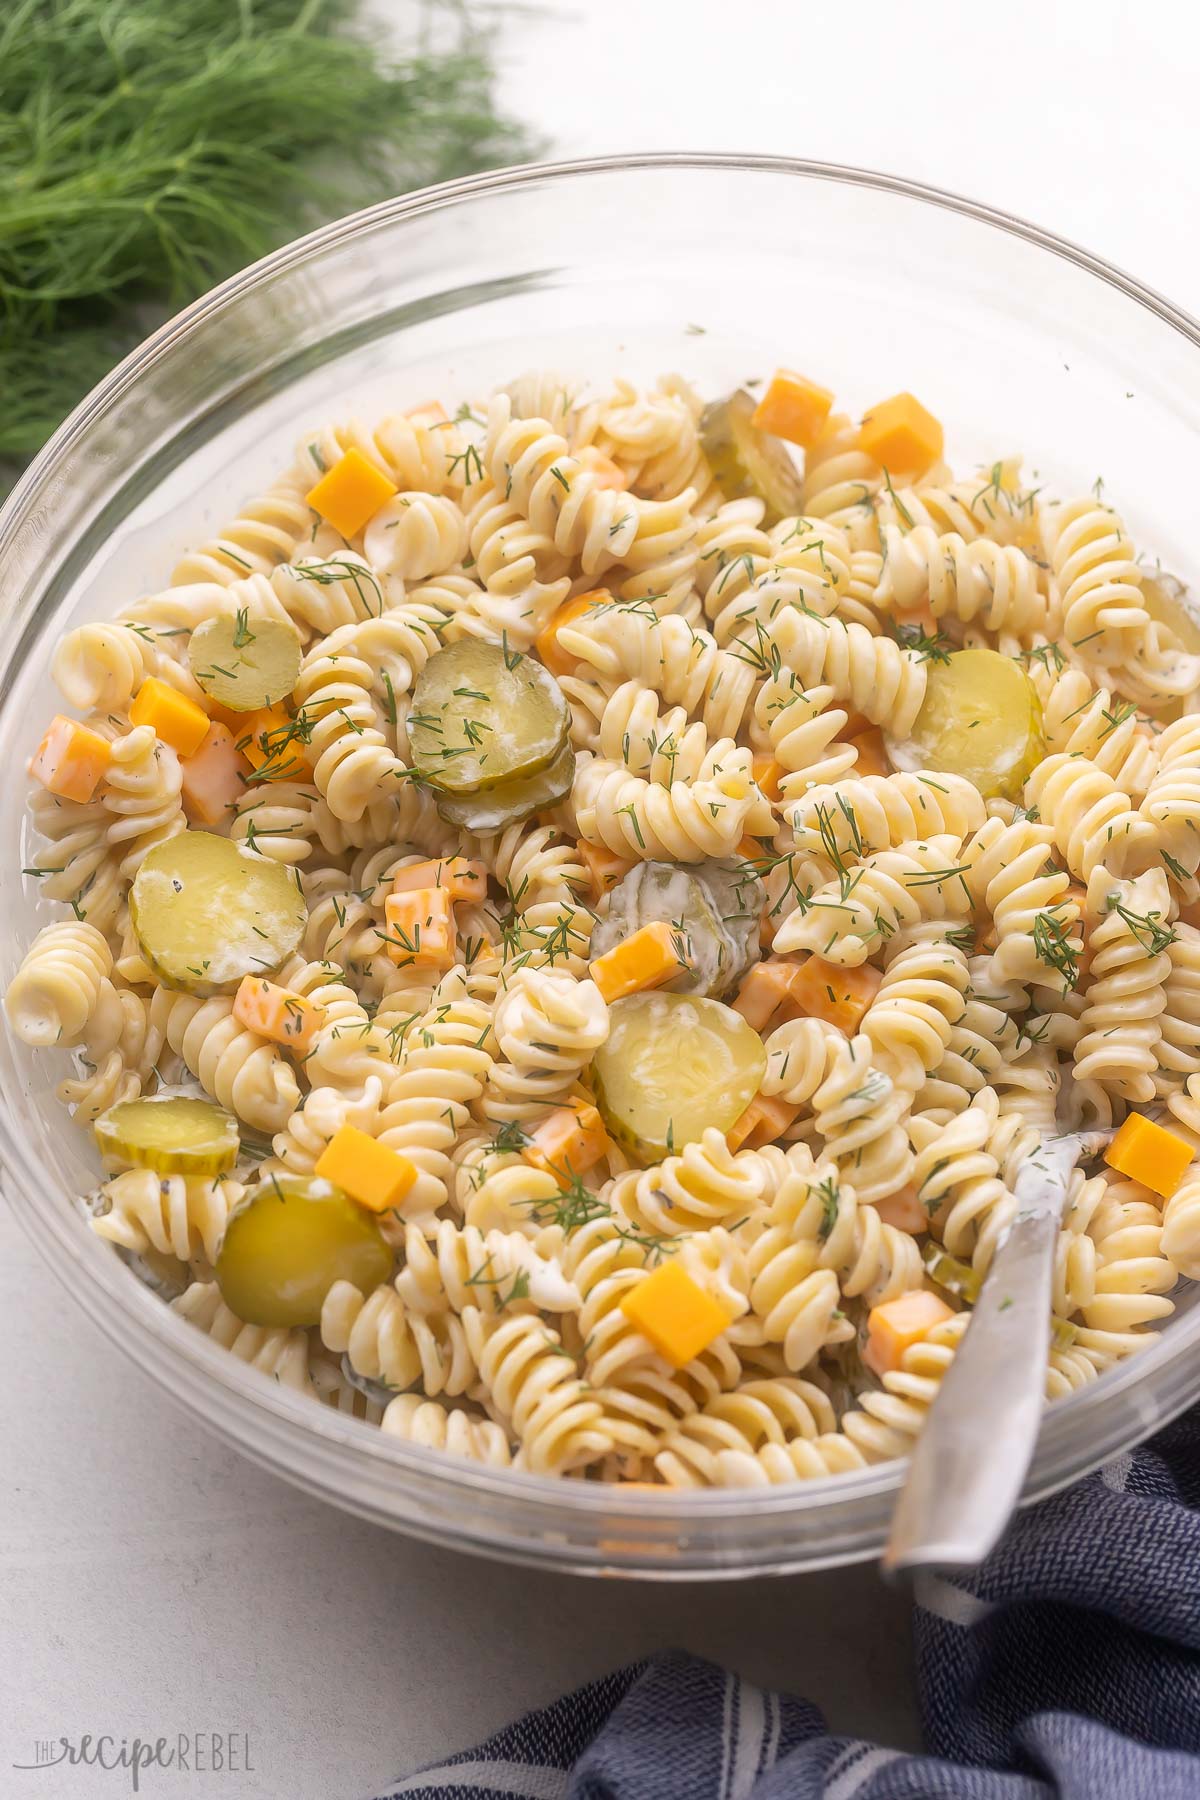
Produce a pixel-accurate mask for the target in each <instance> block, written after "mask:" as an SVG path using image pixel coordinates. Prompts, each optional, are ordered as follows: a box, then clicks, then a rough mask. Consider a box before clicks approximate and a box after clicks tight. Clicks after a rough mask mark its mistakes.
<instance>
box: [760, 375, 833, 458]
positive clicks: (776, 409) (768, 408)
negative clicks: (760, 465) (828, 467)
mask: <svg viewBox="0 0 1200 1800" xmlns="http://www.w3.org/2000/svg"><path fill="white" fill-rule="evenodd" d="M832 407H833V395H832V393H831V392H830V390H829V389H828V388H826V387H822V386H821V385H820V383H819V382H817V381H810V380H809V379H808V377H807V375H797V374H796V371H795V370H794V369H776V371H775V373H774V375H773V376H772V377H771V385H770V386H769V387H768V389H767V391H766V393H765V394H764V395H763V397H762V399H761V400H760V401H759V403H758V405H757V406H756V407H755V409H754V424H755V425H757V427H758V429H759V430H760V431H769V432H770V433H771V436H772V437H780V438H786V439H787V441H788V443H789V444H800V445H802V446H803V448H804V449H805V450H807V449H809V448H810V447H811V446H812V445H813V444H815V443H816V441H817V439H818V438H819V437H820V435H821V431H822V429H823V427H824V424H825V421H826V419H827V418H828V417H829V414H830V411H831V409H832Z"/></svg>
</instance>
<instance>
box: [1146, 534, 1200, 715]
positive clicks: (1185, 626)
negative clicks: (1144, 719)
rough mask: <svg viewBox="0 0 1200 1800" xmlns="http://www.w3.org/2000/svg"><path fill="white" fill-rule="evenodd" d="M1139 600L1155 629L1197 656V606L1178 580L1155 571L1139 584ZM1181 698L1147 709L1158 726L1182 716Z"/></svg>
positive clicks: (1199, 644) (1199, 647)
mask: <svg viewBox="0 0 1200 1800" xmlns="http://www.w3.org/2000/svg"><path fill="white" fill-rule="evenodd" d="M1142 599H1143V600H1144V601H1145V604H1146V611H1147V612H1148V613H1149V614H1150V617H1151V618H1152V619H1153V620H1154V621H1155V623H1156V624H1158V625H1165V626H1166V628H1167V630H1168V631H1170V632H1173V633H1174V635H1175V637H1176V638H1177V639H1178V641H1179V643H1180V644H1181V645H1182V647H1183V649H1184V650H1186V651H1187V652H1188V654H1189V655H1191V656H1197V655H1200V606H1197V604H1196V602H1195V601H1194V600H1193V599H1192V596H1191V595H1190V594H1189V592H1188V590H1187V588H1186V587H1185V586H1184V584H1183V582H1182V581H1180V580H1179V578H1178V576H1175V575H1168V574H1167V571H1166V570H1165V569H1156V570H1155V572H1154V574H1153V575H1147V576H1145V578H1144V579H1143V581H1142ZM1183 706H1184V696H1183V695H1182V694H1172V695H1170V696H1169V697H1166V698H1164V699H1162V700H1158V701H1156V702H1155V704H1154V705H1153V706H1147V707H1146V711H1147V712H1149V713H1151V714H1152V715H1153V717H1154V718H1155V719H1157V720H1158V721H1159V722H1160V723H1161V724H1164V725H1167V724H1170V722H1171V721H1172V720H1173V719H1177V718H1179V716H1180V714H1181V713H1182V712H1183Z"/></svg>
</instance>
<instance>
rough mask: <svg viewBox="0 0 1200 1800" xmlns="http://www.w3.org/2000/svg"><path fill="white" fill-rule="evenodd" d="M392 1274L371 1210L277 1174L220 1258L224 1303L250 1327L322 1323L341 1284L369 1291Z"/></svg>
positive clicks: (242, 1210) (241, 1212)
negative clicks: (325, 1307) (328, 1300)
mask: <svg viewBox="0 0 1200 1800" xmlns="http://www.w3.org/2000/svg"><path fill="white" fill-rule="evenodd" d="M391 1272H392V1252H391V1250H390V1249H389V1248H388V1246H387V1244H386V1243H385V1242H384V1237H383V1233H382V1232H381V1231H380V1229H379V1222H378V1220H377V1219H376V1218H375V1217H374V1215H373V1214H372V1213H369V1212H367V1210H366V1209H365V1208H364V1207H361V1206H359V1205H358V1204H357V1203H356V1202H355V1201H353V1200H351V1198H350V1196H349V1194H347V1193H344V1192H343V1190H342V1189H341V1188H339V1187H334V1185H333V1183H332V1182H331V1181H322V1180H321V1179H320V1178H319V1177H318V1176H315V1175H272V1176H270V1177H269V1178H268V1179H267V1180H266V1181H264V1182H262V1183H261V1184H260V1186H258V1187H256V1188H255V1189H254V1191H253V1193H251V1194H249V1195H248V1196H247V1197H246V1199H245V1200H244V1201H243V1202H242V1204H241V1205H240V1206H239V1207H238V1208H237V1210H236V1211H235V1212H233V1213H231V1214H230V1217H229V1222H228V1224H227V1225H226V1227H225V1236H224V1239H223V1240H222V1243H221V1248H220V1251H219V1252H218V1255H217V1265H216V1277H217V1285H218V1286H219V1288H220V1290H221V1298H222V1299H223V1300H224V1302H225V1304H226V1306H228V1307H229V1308H230V1310H231V1311H232V1312H235V1313H236V1314H237V1316H238V1318H239V1319H245V1321H246V1323H247V1324H248V1325H278V1326H284V1327H287V1328H289V1329H290V1328H291V1327H292V1326H294V1325H316V1324H318V1323H319V1321H320V1317H321V1307H322V1305H323V1304H324V1300H325V1296H326V1294H327V1293H328V1292H329V1290H330V1288H331V1287H332V1286H333V1284H334V1282H335V1281H352V1282H353V1283H354V1286H355V1287H356V1288H358V1289H359V1290H360V1291H361V1292H362V1293H364V1294H369V1293H371V1292H372V1291H373V1290H374V1289H375V1288H377V1287H378V1286H379V1284H380V1282H383V1281H386V1280H387V1279H388V1277H389V1275H390V1274H391Z"/></svg>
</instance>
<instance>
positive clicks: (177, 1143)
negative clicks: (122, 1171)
mask: <svg viewBox="0 0 1200 1800" xmlns="http://www.w3.org/2000/svg"><path fill="white" fill-rule="evenodd" d="M92 1129H93V1131H94V1132H95V1134H96V1142H97V1144H98V1145H99V1146H100V1154H101V1155H102V1156H103V1157H104V1159H105V1161H106V1163H111V1164H126V1165H128V1166H129V1167H131V1168H135V1169H154V1170H155V1171H156V1172H157V1173H158V1174H159V1175H225V1174H228V1172H229V1170H230V1169H232V1167H233V1165H234V1164H235V1163H236V1161H237V1159H238V1151H239V1149H240V1147H241V1140H240V1136H239V1132H238V1126H237V1121H236V1119H234V1118H233V1117H232V1116H231V1115H230V1114H229V1113H227V1112H224V1111H223V1110H222V1108H221V1107H219V1106H217V1105H215V1104H214V1103H213V1101H211V1100H200V1099H197V1098H193V1097H192V1096H191V1095H188V1094H155V1095H153V1096H152V1097H150V1098H148V1099H142V1100H123V1101H121V1102H120V1103H119V1104H118V1105H116V1106H110V1107H109V1109H108V1111H107V1112H106V1113H101V1114H100V1117H99V1118H98V1119H97V1120H96V1123H95V1124H94V1126H93V1127H92Z"/></svg>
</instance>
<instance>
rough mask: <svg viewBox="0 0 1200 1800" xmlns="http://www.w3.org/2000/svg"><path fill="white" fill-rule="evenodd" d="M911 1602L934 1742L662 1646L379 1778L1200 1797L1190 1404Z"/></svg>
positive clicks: (403, 1791) (1039, 1798)
mask: <svg viewBox="0 0 1200 1800" xmlns="http://www.w3.org/2000/svg"><path fill="white" fill-rule="evenodd" d="M916 1602H917V1604H916V1610H915V1625H916V1655H917V1670H918V1679H919V1686H920V1693H921V1705H922V1711H923V1716H924V1725H925V1735H926V1740H927V1742H928V1744H929V1747H930V1753H929V1754H928V1755H923V1756H913V1755H910V1754H908V1753H906V1752H901V1751H896V1750H888V1749H884V1748H881V1747H879V1746H876V1745H873V1744H869V1743H865V1742H863V1741H861V1740H859V1739H854V1738H845V1737H836V1736H832V1735H831V1734H830V1732H829V1730H828V1728H827V1727H826V1724H825V1721H824V1719H823V1718H822V1716H821V1714H820V1712H819V1711H818V1710H817V1708H816V1707H815V1706H813V1705H811V1704H810V1703H809V1702H808V1701H806V1700H800V1699H796V1698H794V1697H792V1696H791V1695H787V1694H774V1693H764V1692H763V1691H762V1690H760V1689H758V1688H755V1687H752V1686H751V1685H750V1684H749V1683H748V1682H745V1681H742V1680H740V1679H739V1677H738V1676H736V1675H733V1674H730V1673H728V1672H727V1671H726V1670H724V1669H719V1668H715V1667H714V1666H713V1665H712V1664H710V1663H705V1662H701V1661H699V1660H698V1659H697V1658H695V1657H691V1656H688V1655H686V1654H685V1653H684V1652H682V1651H671V1652H668V1653H667V1654H664V1655H661V1656H656V1657H653V1658H652V1659H651V1660H650V1661H648V1662H645V1663H640V1664H637V1665H635V1666H633V1667H630V1668H626V1669H622V1670H620V1671H619V1672H618V1673H616V1674H613V1675H608V1676H605V1677H604V1678H603V1679H602V1680H600V1681H595V1682H592V1683H590V1684H589V1686H587V1687H584V1688H580V1689H579V1690H578V1692H576V1693H574V1694H568V1695H566V1696H565V1697H564V1698H563V1699H561V1700H557V1701H555V1702H554V1704H553V1705H552V1706H548V1707H546V1708H544V1709H543V1710H542V1711H540V1712H534V1713H529V1714H528V1715H527V1716H526V1717H525V1718H523V1719H520V1720H518V1722H517V1723H516V1724H514V1725H510V1726H508V1727H507V1728H506V1729H505V1730H504V1731H501V1732H498V1733H497V1735H496V1736H495V1737H493V1738H489V1739H488V1741H487V1742H486V1743H485V1744H481V1745H480V1746H479V1747H478V1748H477V1749H474V1750H466V1751H463V1752H462V1753H461V1754H460V1755H458V1756H453V1757H451V1758H450V1759H449V1760H448V1761H447V1762H445V1763H442V1764H439V1765H438V1767H437V1768H434V1769H426V1770H425V1771H423V1772H422V1773H420V1774H416V1775H410V1776H408V1777H407V1778H405V1779H404V1780H401V1781H399V1782H398V1783H397V1784H396V1785H395V1786H394V1787H392V1788H389V1789H388V1793H387V1796H386V1797H382V1796H381V1800H399V1797H400V1796H404V1800H514V1797H516V1800H924V1797H925V1796H929V1797H930V1800H942V1797H945V1800H1200V1411H1197V1412H1193V1413H1191V1414H1190V1415H1189V1416H1188V1417H1187V1418H1185V1419H1182V1420H1180V1421H1178V1422H1177V1423H1176V1424H1174V1425H1172V1426H1170V1427H1169V1428H1168V1429H1167V1430H1166V1431H1164V1432H1162V1433H1161V1434H1160V1435H1159V1436H1158V1437H1157V1438H1155V1439H1153V1440H1152V1441H1151V1442H1150V1443H1148V1444H1146V1445H1143V1446H1142V1448H1141V1449H1139V1450H1135V1451H1132V1452H1130V1453H1129V1454H1127V1455H1125V1456H1122V1457H1120V1458H1118V1459H1117V1461H1115V1462H1113V1463H1110V1464H1109V1465H1108V1466H1107V1467H1106V1468H1104V1469H1102V1470H1101V1471H1099V1472H1098V1473H1097V1474H1095V1475H1092V1476H1090V1477H1089V1478H1088V1479H1087V1480H1086V1481H1083V1482H1080V1483H1079V1484H1078V1486H1076V1487H1074V1488H1071V1489H1069V1490H1068V1491H1067V1492H1066V1493H1063V1494H1059V1495H1057V1496H1055V1498H1054V1499H1052V1500H1048V1501H1046V1502H1045V1503H1044V1504H1043V1505H1041V1506H1038V1507H1035V1508H1033V1509H1032V1510H1030V1511H1026V1512H1023V1513H1021V1514H1020V1515H1019V1516H1018V1517H1017V1518H1016V1519H1015V1520H1014V1521H1013V1524H1012V1526H1011V1528H1010V1530H1009V1532H1008V1535H1007V1536H1006V1537H1005V1539H1004V1541H1003V1543H1002V1544H1001V1545H1000V1546H999V1548H998V1549H997V1550H996V1551H995V1552H994V1553H993V1555H992V1556H991V1557H990V1558H989V1559H988V1561H987V1562H986V1563H985V1564H984V1565H983V1567H982V1568H981V1569H979V1570H978V1571H977V1572H976V1573H975V1574H974V1575H972V1576H970V1577H956V1578H955V1579H954V1580H949V1579H946V1578H944V1577H936V1578H929V1579H926V1580H924V1581H923V1582H922V1584H921V1585H920V1586H919V1587H918V1589H917V1592H916Z"/></svg>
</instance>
